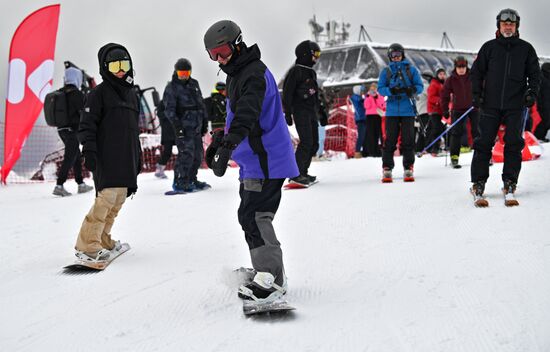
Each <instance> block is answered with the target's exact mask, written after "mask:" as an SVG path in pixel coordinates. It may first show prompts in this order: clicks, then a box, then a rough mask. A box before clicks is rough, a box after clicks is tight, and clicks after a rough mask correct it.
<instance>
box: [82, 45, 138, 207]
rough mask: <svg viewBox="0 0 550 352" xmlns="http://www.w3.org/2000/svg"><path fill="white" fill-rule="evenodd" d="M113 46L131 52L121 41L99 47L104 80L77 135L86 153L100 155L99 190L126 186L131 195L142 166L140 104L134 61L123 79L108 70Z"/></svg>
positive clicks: (96, 179)
mask: <svg viewBox="0 0 550 352" xmlns="http://www.w3.org/2000/svg"><path fill="white" fill-rule="evenodd" d="M114 48H120V49H123V50H125V51H126V52H128V51H127V50H126V48H124V47H123V46H122V45H119V44H114V43H110V44H107V45H105V46H103V47H102V48H101V49H99V52H98V59H99V67H100V68H99V72H100V74H101V77H102V78H103V82H102V83H100V84H99V85H97V86H96V87H95V88H94V89H92V91H91V92H90V94H89V95H88V99H87V101H86V105H85V106H84V111H83V113H82V117H81V122H80V128H79V133H78V139H79V141H80V143H82V146H83V148H82V152H83V153H86V152H93V153H96V155H97V165H96V170H95V172H94V183H95V187H96V191H97V192H99V191H101V190H102V189H104V188H111V187H127V188H128V196H130V195H131V194H132V193H135V192H136V191H137V175H138V173H139V172H140V170H141V145H140V141H139V123H138V121H139V105H138V100H137V95H136V93H135V91H134V83H133V64H132V70H130V72H128V73H127V74H126V75H125V76H124V77H123V78H121V79H119V78H117V77H115V76H114V75H113V74H111V73H110V72H109V71H108V70H107V67H106V65H105V57H106V54H107V52H108V51H110V50H112V49H114ZM128 56H129V54H128ZM130 61H131V59H130Z"/></svg>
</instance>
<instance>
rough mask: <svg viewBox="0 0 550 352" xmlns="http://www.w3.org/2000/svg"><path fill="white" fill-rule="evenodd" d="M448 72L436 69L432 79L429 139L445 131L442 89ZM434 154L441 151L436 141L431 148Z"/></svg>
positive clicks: (429, 93)
mask: <svg viewBox="0 0 550 352" xmlns="http://www.w3.org/2000/svg"><path fill="white" fill-rule="evenodd" d="M446 77H447V73H446V72H445V69H443V68H440V69H438V70H437V71H436V73H435V77H434V78H433V79H432V80H431V81H430V86H429V87H428V114H429V115H430V125H431V128H430V137H429V138H428V140H430V141H433V140H434V139H436V138H437V136H439V135H440V134H441V132H443V124H442V123H441V117H442V115H444V114H443V108H442V105H441V90H442V89H443V83H444V82H445V78H446ZM429 152H430V153H432V155H433V156H437V155H438V153H439V143H434V144H433V146H432V147H431V148H430V150H429Z"/></svg>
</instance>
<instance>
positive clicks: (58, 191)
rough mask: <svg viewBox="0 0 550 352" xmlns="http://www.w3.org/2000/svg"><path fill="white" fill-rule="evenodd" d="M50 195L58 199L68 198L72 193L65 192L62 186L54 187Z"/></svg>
mask: <svg viewBox="0 0 550 352" xmlns="http://www.w3.org/2000/svg"><path fill="white" fill-rule="evenodd" d="M52 194H53V195H54V196H60V197H68V196H70V195H72V193H71V192H69V191H67V190H66V189H65V187H63V185H57V186H55V188H54V189H53V192H52Z"/></svg>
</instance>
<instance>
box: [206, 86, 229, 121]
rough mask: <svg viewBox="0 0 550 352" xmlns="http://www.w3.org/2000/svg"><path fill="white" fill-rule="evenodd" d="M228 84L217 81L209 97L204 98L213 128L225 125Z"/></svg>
mask: <svg viewBox="0 0 550 352" xmlns="http://www.w3.org/2000/svg"><path fill="white" fill-rule="evenodd" d="M226 92H227V91H226V85H225V83H224V82H218V83H216V86H215V87H214V90H212V93H210V96H209V97H208V98H205V99H204V106H205V107H206V114H207V116H208V121H210V122H211V123H212V130H216V129H219V128H224V127H225V117H226V116H227V111H226V108H225V97H226V96H227V93H226Z"/></svg>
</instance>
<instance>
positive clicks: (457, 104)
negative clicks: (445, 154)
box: [441, 56, 479, 169]
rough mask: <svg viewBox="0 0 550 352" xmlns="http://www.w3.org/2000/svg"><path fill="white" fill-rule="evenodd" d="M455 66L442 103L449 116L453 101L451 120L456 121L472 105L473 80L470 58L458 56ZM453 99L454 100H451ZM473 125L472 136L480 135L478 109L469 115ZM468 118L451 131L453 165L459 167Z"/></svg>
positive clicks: (442, 93)
mask: <svg viewBox="0 0 550 352" xmlns="http://www.w3.org/2000/svg"><path fill="white" fill-rule="evenodd" d="M454 65H455V68H454V70H453V72H452V73H451V76H450V77H449V78H448V79H447V80H446V81H445V84H444V85H443V90H442V91H441V105H442V107H443V115H445V116H449V103H450V102H451V101H452V104H453V110H452V111H451V121H452V122H453V123H454V122H455V121H456V120H457V119H458V118H459V117H460V116H462V114H464V113H465V112H466V110H468V109H469V108H470V107H471V106H472V82H471V81H470V70H469V69H468V60H466V58H464V56H457V57H456V59H455V60H454ZM451 99H452V100H451ZM467 117H468V118H469V119H470V125H471V127H472V137H473V138H474V139H475V138H476V137H477V136H478V135H479V132H478V125H479V112H478V110H477V109H474V110H472V111H470V113H469V114H468V116H467ZM465 124H466V118H464V119H463V120H461V121H460V122H459V123H457V124H456V125H455V126H454V127H453V128H452V129H451V131H450V132H449V136H450V147H451V165H452V166H453V167H454V168H456V169H458V168H460V164H459V163H458V159H459V157H460V144H461V143H460V142H461V139H462V135H463V133H464V126H465Z"/></svg>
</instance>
